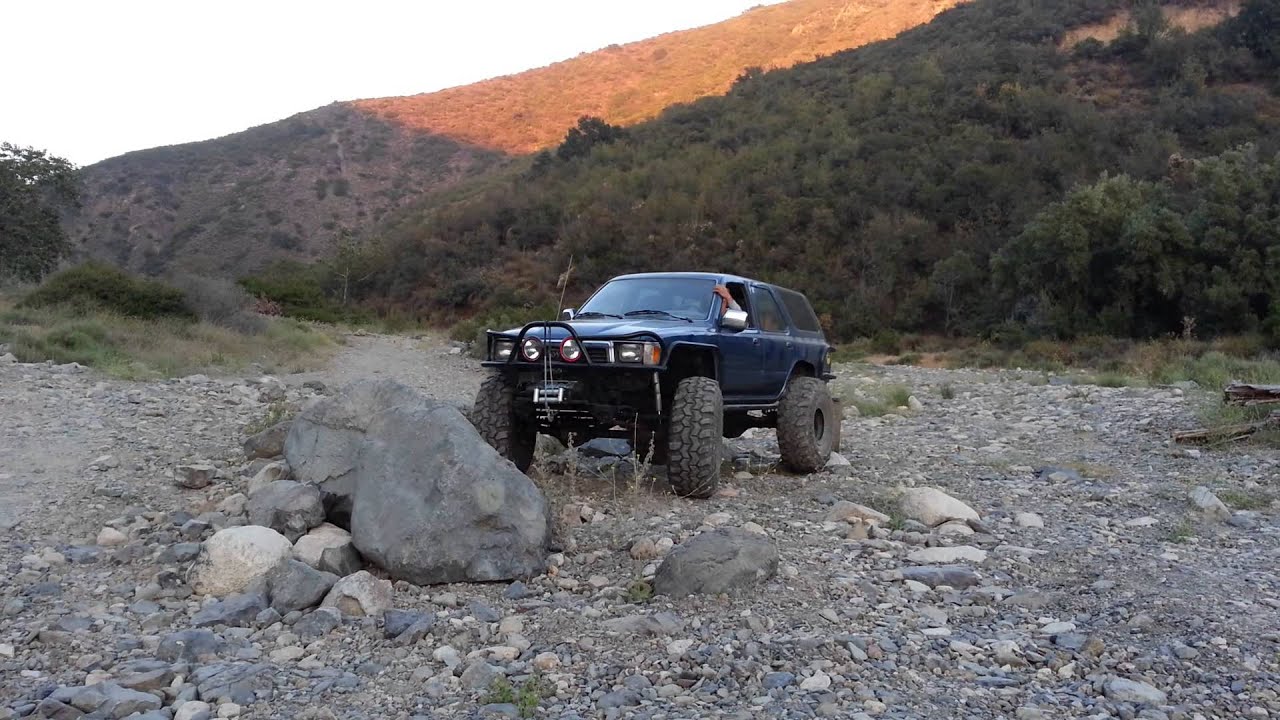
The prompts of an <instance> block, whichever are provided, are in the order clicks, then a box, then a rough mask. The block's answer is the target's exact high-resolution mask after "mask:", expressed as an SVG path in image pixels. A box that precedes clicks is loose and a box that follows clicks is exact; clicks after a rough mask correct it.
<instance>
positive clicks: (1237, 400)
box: [1222, 383, 1280, 406]
mask: <svg viewBox="0 0 1280 720" xmlns="http://www.w3.org/2000/svg"><path fill="white" fill-rule="evenodd" d="M1222 400H1223V402H1225V403H1227V404H1228V405H1244V406H1253V405H1270V404H1273V403H1277V404H1280V385H1250V384H1248V383H1231V384H1230V385H1228V386H1227V389H1226V390H1224V391H1223V398H1222Z"/></svg>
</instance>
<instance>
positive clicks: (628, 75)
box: [353, 0, 961, 153]
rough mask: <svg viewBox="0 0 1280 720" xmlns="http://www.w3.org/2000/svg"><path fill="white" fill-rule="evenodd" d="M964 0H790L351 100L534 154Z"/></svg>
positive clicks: (398, 118)
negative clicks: (584, 120)
mask: <svg viewBox="0 0 1280 720" xmlns="http://www.w3.org/2000/svg"><path fill="white" fill-rule="evenodd" d="M960 1H961V0H908V1H907V2H902V1H901V0H898V1H896V2H895V1H894V0H790V2H784V3H781V4H778V5H769V6H763V7H756V8H753V9H751V10H749V11H747V12H745V13H743V14H741V15H739V16H738V17H735V18H732V19H730V20H726V21H724V22H721V23H716V24H714V25H708V26H706V27H700V28H695V29H692V30H685V31H681V32H673V33H668V34H665V35H661V36H659V37H655V38H651V39H648V40H643V41H641V42H636V43H629V44H626V45H613V46H610V47H608V48H605V49H604V50H601V51H598V52H593V53H584V54H583V55H580V56H578V57H576V58H573V59H571V60H566V61H564V62H560V63H555V64H554V65H550V66H548V67H544V68H538V69H536V70H529V71H527V72H522V73H519V74H516V75H510V76H506V77H500V78H494V79H492V80H486V81H484V82H479V83H475V84H472V85H466V86H463V87H458V88H452V89H448V90H443V91H440V92H435V93H428V94H424V95H413V96H410V97H396V98H381V99H373V100H361V101H357V102H355V103H353V106H354V107H357V108H359V109H361V110H365V111H368V112H370V113H373V114H374V115H376V116H378V117H381V118H383V119H386V120H389V121H391V122H395V123H399V124H402V125H404V126H406V127H412V128H416V129H418V130H424V131H427V132H431V133H435V134H439V135H443V136H445V137H449V138H453V139H455V140H457V141H459V142H465V143H469V144H472V145H476V146H479V147H486V148H491V149H495V150H501V151H504V152H508V153H530V152H534V151H536V150H540V149H542V148H545V147H547V146H549V145H553V144H555V143H557V142H559V141H560V140H561V139H562V138H563V137H564V132H565V129H566V128H568V127H570V126H572V125H573V124H574V122H576V121H577V119H578V118H579V117H580V116H582V115H592V116H595V117H599V118H602V119H604V120H606V121H607V122H610V123H612V124H615V125H632V124H635V123H637V122H640V121H643V120H648V119H650V118H653V117H655V116H657V115H658V113H660V112H661V111H662V110H663V109H664V108H667V107H670V106H672V105H676V104H679V103H687V102H691V101H693V100H696V99H698V98H701V97H706V96H708V95H720V94H723V93H725V92H726V91H728V89H729V87H730V86H731V85H732V84H733V81H734V79H735V78H737V77H738V76H739V75H741V74H742V72H743V71H744V69H747V68H763V69H774V68H786V67H791V66H793V65H796V64H798V63H803V62H808V61H811V60H814V59H815V58H818V57H822V56H825V55H830V54H832V53H835V52H839V51H841V50H845V49H848V48H853V47H859V46H861V45H865V44H867V43H870V42H875V41H877V40H884V39H885V38H891V37H893V36H894V35H897V34H898V33H900V32H902V31H903V30H907V29H909V28H912V27H915V26H917V25H921V24H923V23H926V22H928V21H929V20H930V19H932V18H933V17H934V16H936V15H937V14H938V13H939V12H942V11H943V10H946V9H947V8H950V7H953V6H955V5H957V4H958V3H959V2H960Z"/></svg>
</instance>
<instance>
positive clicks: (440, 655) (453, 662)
mask: <svg viewBox="0 0 1280 720" xmlns="http://www.w3.org/2000/svg"><path fill="white" fill-rule="evenodd" d="M431 657H432V658H434V659H435V661H436V662H442V663H444V664H445V667H448V668H451V669H452V668H456V667H458V665H460V664H462V656H461V655H460V654H459V653H458V651H457V650H455V649H454V648H453V647H451V646H449V645H441V646H440V647H438V648H436V649H435V650H433V651H432V652H431Z"/></svg>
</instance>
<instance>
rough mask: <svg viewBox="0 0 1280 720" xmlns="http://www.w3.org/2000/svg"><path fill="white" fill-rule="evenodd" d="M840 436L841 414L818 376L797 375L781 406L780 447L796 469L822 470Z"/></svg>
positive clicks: (788, 461) (783, 397) (790, 466)
mask: <svg viewBox="0 0 1280 720" xmlns="http://www.w3.org/2000/svg"><path fill="white" fill-rule="evenodd" d="M839 436H840V417H839V415H838V414H837V413H836V412H835V404H834V403H833V402H832V401H831V395H830V394H828V392H827V384H826V383H824V382H822V381H821V380H819V379H817V378H811V377H793V378H791V380H790V381H788V382H787V390H786V392H785V393H784V394H783V396H782V402H781V403H780V404H779V406H778V449H779V450H780V451H781V452H782V464H783V465H785V466H787V468H788V469H790V470H792V471H793V472H802V473H811V472H817V471H818V470H821V469H822V468H823V466H825V465H826V464H827V460H829V459H830V458H831V452H832V450H833V449H834V448H835V444H836V442H837V438H838V437H839Z"/></svg>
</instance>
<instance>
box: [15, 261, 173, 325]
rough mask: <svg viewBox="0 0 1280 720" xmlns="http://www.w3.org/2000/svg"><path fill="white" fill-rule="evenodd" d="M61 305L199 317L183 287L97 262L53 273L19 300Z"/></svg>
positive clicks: (139, 315) (25, 304)
mask: <svg viewBox="0 0 1280 720" xmlns="http://www.w3.org/2000/svg"><path fill="white" fill-rule="evenodd" d="M59 305H61V306H67V307H70V308H72V309H74V310H77V311H80V312H86V311H90V310H104V311H107V312H112V313H116V314H119V315H124V316H126V317H134V318H141V319H144V320H155V319H159V318H181V319H184V320H195V319H196V314H195V313H194V312H193V311H192V309H191V308H190V307H189V306H188V305H187V302H186V299H185V298H184V297H183V294H182V291H181V290H179V289H177V288H175V287H171V286H169V285H166V284H164V283H161V282H157V281H155V280H147V279H145V278H140V277H136V276H133V275H130V274H128V273H126V272H124V271H122V270H118V269H116V268H113V267H110V266H108V265H103V264H101V263H95V262H91V263H85V264H84V265H80V266H77V267H73V268H70V269H68V270H63V271H62V272H58V273H55V274H53V275H51V276H49V277H48V278H47V279H46V280H45V281H44V282H43V283H42V284H41V285H40V287H38V288H36V289H35V290H33V291H32V292H31V293H29V294H28V295H27V296H26V297H25V298H23V299H22V302H20V303H19V306H20V307H24V308H40V307H54V306H59Z"/></svg>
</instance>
